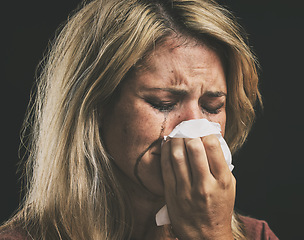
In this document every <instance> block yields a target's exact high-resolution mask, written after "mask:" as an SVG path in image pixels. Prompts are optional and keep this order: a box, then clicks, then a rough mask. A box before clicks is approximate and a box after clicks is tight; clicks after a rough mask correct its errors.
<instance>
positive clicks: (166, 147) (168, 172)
mask: <svg viewBox="0 0 304 240" xmlns="http://www.w3.org/2000/svg"><path fill="white" fill-rule="evenodd" d="M170 158H171V140H167V141H165V142H164V143H163V145H162V149H161V156H160V161H161V169H162V176H163V181H164V187H165V189H166V191H165V192H167V191H170V193H172V192H173V193H175V192H176V181H175V175H174V170H173V167H172V164H171V159H170Z"/></svg>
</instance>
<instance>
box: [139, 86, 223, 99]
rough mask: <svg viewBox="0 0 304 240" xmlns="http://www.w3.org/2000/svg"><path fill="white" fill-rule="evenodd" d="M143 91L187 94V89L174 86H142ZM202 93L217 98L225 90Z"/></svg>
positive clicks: (177, 94)
mask: <svg viewBox="0 0 304 240" xmlns="http://www.w3.org/2000/svg"><path fill="white" fill-rule="evenodd" d="M143 90H144V91H148V92H150V91H151V92H152V91H165V92H169V93H172V94H173V95H176V96H185V95H187V94H188V91H187V90H184V89H175V88H144V89H143ZM203 95H205V96H207V97H210V98H218V97H223V96H225V97H226V96H227V94H226V93H225V92H222V91H206V92H205V93H204V94H203Z"/></svg>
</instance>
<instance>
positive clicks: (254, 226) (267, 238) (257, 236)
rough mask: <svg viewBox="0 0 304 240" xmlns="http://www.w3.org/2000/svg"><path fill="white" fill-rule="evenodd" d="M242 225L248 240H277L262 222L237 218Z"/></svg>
mask: <svg viewBox="0 0 304 240" xmlns="http://www.w3.org/2000/svg"><path fill="white" fill-rule="evenodd" d="M239 217H240V220H241V221H242V222H243V224H244V228H245V230H246V233H247V235H248V237H250V238H249V239H252V240H277V239H278V237H277V236H276V235H275V234H274V232H273V231H272V230H271V229H270V227H269V225H268V223H267V222H266V221H264V220H258V219H255V218H251V217H245V216H239Z"/></svg>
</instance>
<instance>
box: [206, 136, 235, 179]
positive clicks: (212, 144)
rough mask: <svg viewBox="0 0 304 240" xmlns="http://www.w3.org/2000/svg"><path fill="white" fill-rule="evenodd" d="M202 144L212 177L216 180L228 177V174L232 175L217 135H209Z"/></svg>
mask: <svg viewBox="0 0 304 240" xmlns="http://www.w3.org/2000/svg"><path fill="white" fill-rule="evenodd" d="M202 142H203V144H204V148H205V151H206V155H207V159H208V163H209V167H210V171H211V173H212V175H213V176H214V177H215V178H216V179H220V178H224V177H225V176H227V174H228V173H230V170H229V167H228V165H227V163H226V161H225V157H224V153H223V151H222V148H221V144H220V142H219V140H218V138H217V137H216V136H215V135H209V136H206V137H203V139H202ZM229 175H230V174H229Z"/></svg>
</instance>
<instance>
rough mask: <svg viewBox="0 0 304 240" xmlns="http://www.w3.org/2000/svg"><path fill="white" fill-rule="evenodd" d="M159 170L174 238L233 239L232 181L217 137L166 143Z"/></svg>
mask: <svg viewBox="0 0 304 240" xmlns="http://www.w3.org/2000/svg"><path fill="white" fill-rule="evenodd" d="M161 166H162V175H163V180H164V187H165V198H166V203H167V207H168V213H169V216H170V220H171V225H172V229H173V231H174V233H175V234H176V237H178V238H179V239H180V240H188V239H191V240H194V239H217V240H219V239H233V236H232V231H231V219H232V213H233V208H234V201H235V186H236V181H235V178H234V176H233V175H232V173H231V172H230V170H229V168H228V165H227V163H226V162H225V158H224V155H223V152H222V149H221V146H220V143H219V141H218V139H217V137H216V136H214V135H210V136H206V137H204V138H202V139H201V138H194V139H187V138H185V139H183V138H172V139H169V140H168V141H166V142H165V143H164V144H163V147H162V152H161Z"/></svg>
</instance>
